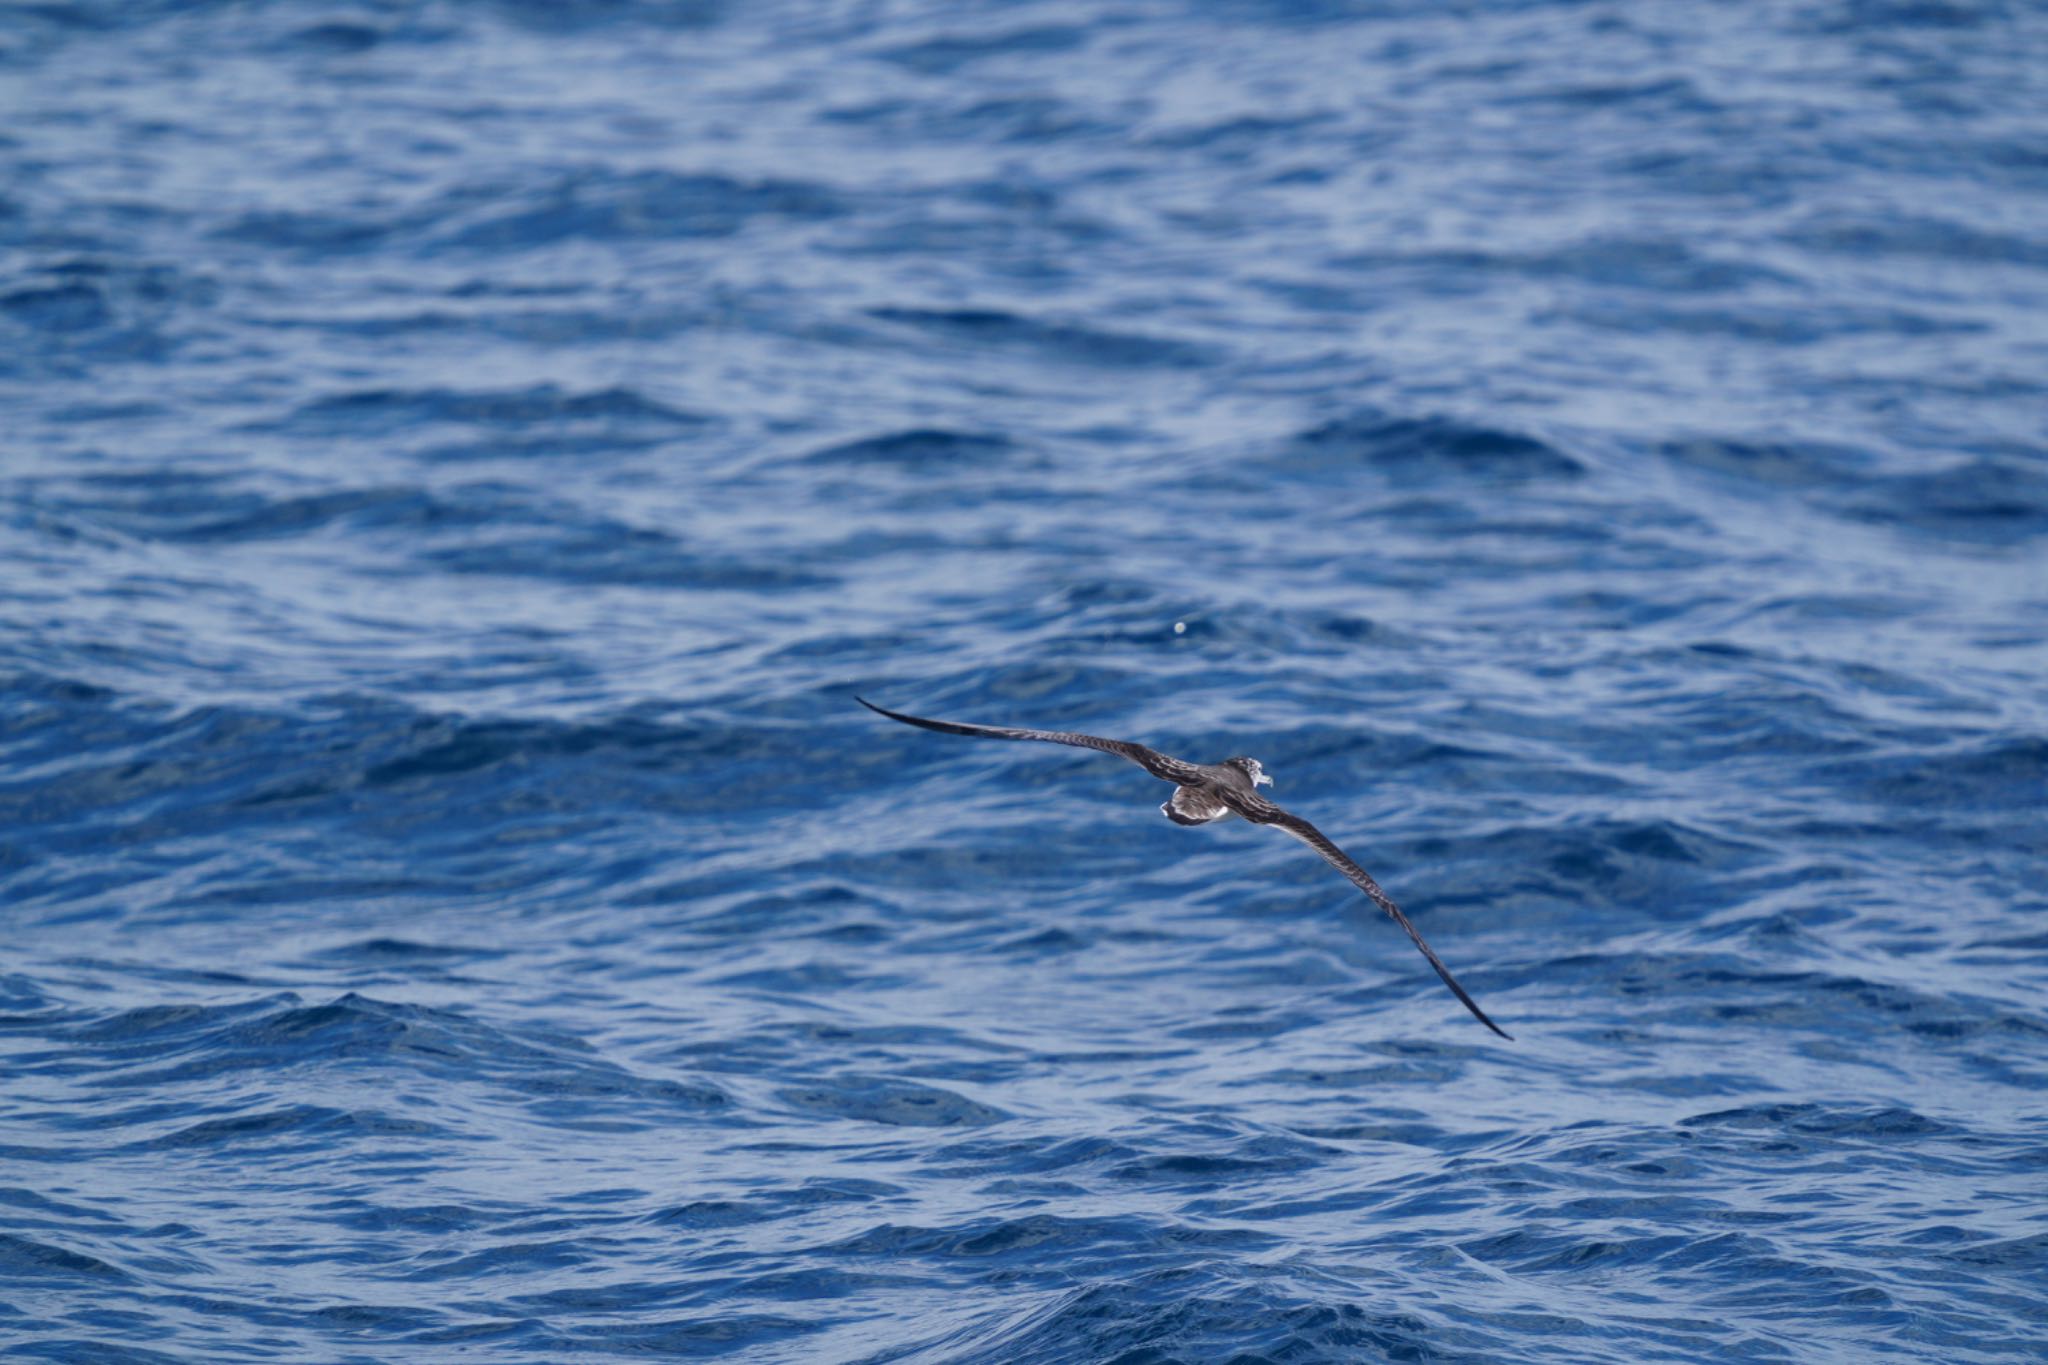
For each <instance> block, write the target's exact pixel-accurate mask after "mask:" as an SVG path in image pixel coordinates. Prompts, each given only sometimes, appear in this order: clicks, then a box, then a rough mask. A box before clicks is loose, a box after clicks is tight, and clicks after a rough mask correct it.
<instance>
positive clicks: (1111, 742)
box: [854, 697, 1202, 783]
mask: <svg viewBox="0 0 2048 1365" xmlns="http://www.w3.org/2000/svg"><path fill="white" fill-rule="evenodd" d="M854 700H855V701H857V702H859V703H860V704H861V705H862V706H865V707H867V708H868V710H870V711H873V712H874V713H875V714H876V715H878V716H887V717H888V718H889V719H890V720H900V721H902V722H903V723H904V724H905V725H918V726H922V727H923V728H925V729H927V730H937V731H938V732H939V733H941V734H946V735H973V736H976V737H978V738H981V739H1036V740H1041V741H1043V742H1044V743H1047V744H1072V745H1074V746H1076V747H1077V748H1082V749H1099V750H1101V751H1102V752H1103V753H1105V754H1115V755H1117V756H1118V757H1119V758H1128V759H1129V760H1131V762H1133V763H1135V764H1137V765H1138V766H1139V767H1141V768H1143V769H1144V770H1145V771H1146V772H1148V773H1150V774H1152V776H1154V777H1156V778H1159V779H1161V780H1162V781H1166V782H1174V783H1181V782H1191V781H1195V780H1197V779H1199V778H1200V777H1201V776H1202V770H1201V769H1200V768H1197V767H1196V766H1195V765H1194V764H1192V763H1183V762H1181V761H1180V760H1179V759H1177V758H1169V757H1167V756H1166V755H1165V754H1162V753H1160V752H1159V751H1158V750H1157V749H1148V748H1146V747H1145V746H1144V745H1142V744H1133V743H1131V742H1130V741H1129V740H1127V739H1104V738H1102V737H1101V736H1100V735H1083V734H1077V733H1076V732H1074V731H1072V730H1023V729H1017V728H1014V727H1011V726H1004V725H962V724H960V723H959V722H957V721H950V720H926V719H925V718H924V717H923V716H906V715H904V714H903V713H902V712H900V711H891V710H888V709H886V708H884V707H880V706H877V705H875V704H874V703H873V702H871V701H869V700H868V699H867V698H866V697H855V698H854Z"/></svg>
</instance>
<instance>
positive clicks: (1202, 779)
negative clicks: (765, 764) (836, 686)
mask: <svg viewBox="0 0 2048 1365" xmlns="http://www.w3.org/2000/svg"><path fill="white" fill-rule="evenodd" d="M854 700H855V701H857V702H859V703H860V704H861V705H862V706H865V707H867V708H868V710H870V711H873V712H874V713H875V714H876V715H879V716H887V717H888V718H889V719H890V720H898V721H902V722H903V723H904V724H905V725H916V726H919V727H921V728H923V729H926V730H937V731H938V732H939V733H941V734H947V735H968V736H971V737H973V738H977V739H1035V740H1040V741H1042V742H1044V743H1047V744H1072V745H1075V746H1077V747H1079V748H1082V749H1099V750H1101V751H1102V752H1103V753H1106V754H1115V755H1117V756H1118V757H1120V758H1128V759H1129V760H1131V762H1133V763H1135V764H1137V765H1138V766H1139V767H1141V768H1143V769H1144V770H1145V771H1146V772H1148V773H1150V774H1152V775H1153V776H1154V777H1157V778H1161V779H1163V780H1165V781H1167V782H1172V783H1174V784H1176V785H1179V786H1196V787H1199V788H1200V789H1201V790H1202V791H1203V792H1204V793H1206V794H1209V795H1211V796H1213V797H1214V798H1216V799H1219V800H1221V801H1222V802H1223V803H1224V804H1226V805H1228V806H1229V807H1230V808H1231V809H1232V810H1234V811H1236V812H1237V813H1238V814H1239V815H1241V816H1243V817H1244V818H1245V819H1246V820H1249V821H1250V822H1251V823H1253V824H1255V825H1271V826H1273V827H1274V828H1275V829H1279V830H1284V831H1285V832H1287V833H1288V834H1291V835H1293V836H1294V837H1295V838H1297V839H1299V840H1301V841H1302V842H1303V843H1305V844H1307V845H1308V846H1309V847H1310V848H1312V849H1314V850H1315V851H1316V852H1318V853H1320V854H1322V855H1323V860H1324V861H1325V862H1327V863H1329V864H1330V866H1332V867H1334V868H1336V869H1337V870H1338V871H1339V872H1341V873H1343V874H1344V875H1345V876H1346V877H1348V878H1350V879H1351V883H1352V885H1354V886H1356V887H1357V888H1358V889H1359V890H1360V891H1363V892H1364V893H1365V894H1366V895H1367V896H1369V897H1371V898H1372V903H1373V904H1374V905H1377V906H1378V907H1379V908H1380V909H1382V910H1384V911H1386V912H1387V913H1388V914H1389V915H1391V916H1392V917H1393V920H1394V923H1396V924H1398V925H1400V926H1401V928H1402V930H1403V931H1405V932H1406V933H1407V935H1408V937H1409V938H1410V939H1411V940H1413V941H1414V944H1415V946H1416V947H1417V948H1420V949H1421V950H1422V955H1423V956H1424V957H1425V958H1428V959H1429V965H1430V966H1432V967H1434V968H1436V974H1437V975H1438V976H1440V977H1442V978H1443V983H1444V984H1445V985H1446V986H1449V987H1450V988H1451V994H1452V995H1455V996H1457V997H1458V1000H1459V1003H1461V1004H1463V1005H1464V1006H1465V1008H1466V1009H1468V1010H1470V1011H1472V1017H1473V1018H1475V1019H1477V1020H1478V1021H1479V1022H1480V1023H1482V1024H1484V1025H1486V1026H1487V1027H1488V1028H1490V1029H1492V1030H1493V1031H1494V1032H1495V1033H1497V1034H1499V1035H1500V1036H1501V1037H1503V1038H1507V1039H1509V1040H1510V1041H1513V1035H1512V1034H1510V1033H1509V1032H1508V1031H1507V1030H1506V1029H1504V1028H1502V1027H1501V1026H1500V1025H1499V1024H1496V1023H1494V1022H1493V1020H1491V1019H1489V1018H1487V1017H1486V1011H1485V1010H1483V1009H1481V1008H1479V1003H1478V1002H1477V1001H1475V1000H1474V999H1473V998H1472V997H1471V996H1470V995H1468V994H1466V992H1465V988H1464V987H1463V986H1460V985H1459V984H1458V978H1456V977H1454V976H1452V975H1451V969H1450V968H1448V967H1446V966H1444V964H1443V959H1442V958H1440V957H1438V956H1437V955H1436V950H1435V949H1433V948H1431V947H1430V946H1429V944H1428V942H1426V941H1425V940H1424V939H1423V937H1422V935H1421V934H1420V933H1419V932H1418V931H1417V930H1416V928H1415V926H1414V925H1413V924H1411V923H1409V921H1408V917H1407V916H1406V915H1404V914H1402V913H1401V907H1400V906H1398V905H1396V904H1394V902H1393V899H1392V897H1390V896H1388V895H1387V893H1386V892H1384V891H1382V890H1381V889H1380V884H1379V883H1378V882H1376V881H1374V880H1373V879H1372V877H1371V876H1370V874H1368V873H1367V872H1366V870H1365V869H1364V868H1362V867H1360V866H1359V865H1358V864H1357V863H1355V862H1353V861H1351V855H1350V854H1348V853H1346V852H1345V851H1344V850H1343V849H1341V848H1339V847H1337V846H1336V845H1335V844H1333V843H1331V842H1330V840H1329V837H1328V836H1327V835H1325V834H1324V833H1323V832H1322V831H1321V830H1319V829H1317V828H1316V827H1315V826H1314V825H1312V824H1310V823H1309V822H1308V821H1306V820H1304V819H1302V818H1301V817H1300V816H1298V815H1295V814H1292V813H1290V812H1288V811H1284V810H1282V809H1280V807H1278V806H1276V805H1274V804H1273V803H1272V802H1271V801H1268V800H1266V798H1264V797H1263V796H1260V795H1259V794H1258V793H1257V792H1255V791H1244V790H1242V789H1241V788H1238V787H1235V786H1232V785H1230V784H1229V783H1227V782H1219V781H1217V780H1216V778H1215V777H1214V776H1213V771H1212V772H1205V771H1203V769H1201V768H1200V767H1197V766H1196V765H1195V764H1193V763H1186V762H1183V761H1181V760H1180V759H1178V758H1171V757H1168V756H1167V755H1165V754H1162V753H1160V752H1159V751H1158V750H1157V749H1148V748H1146V747H1145V746H1144V745H1142V744H1133V743H1132V742H1131V741H1129V740H1127V739H1103V738H1102V737H1101V736H1099V735H1083V734H1077V733H1075V732H1074V731H1071V730H1025V729H1019V728H1015V727H1011V726H1002V725H963V724H961V723H959V722H958V721H950V720H926V719H925V718H924V717H922V716H906V715H904V714H903V713H902V712H900V711H890V710H887V709H886V708H883V707H880V706H877V705H875V704H874V703H873V702H871V701H869V700H868V699H867V698H866V697H855V698H854ZM1178 799H1179V795H1178V793H1176V795H1175V797H1174V798H1173V800H1178ZM1168 804H1169V805H1171V804H1172V801H1169V802H1168ZM1171 814H1172V812H1171V811H1169V812H1168V815H1169V816H1171ZM1175 823H1177V824H1179V823H1187V822H1185V821H1179V820H1176V821H1175ZM1197 823H1200V822H1197Z"/></svg>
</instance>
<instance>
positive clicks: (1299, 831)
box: [1216, 787, 1514, 1042]
mask: <svg viewBox="0 0 2048 1365" xmlns="http://www.w3.org/2000/svg"><path fill="white" fill-rule="evenodd" d="M1216 794H1217V795H1218V796H1221V797H1222V798H1223V800H1224V801H1225V802H1227V803H1228V804H1229V806H1230V808H1231V809H1232V810H1234V811H1236V812H1237V813H1238V814H1239V815H1242V816H1243V817H1244V818H1245V819H1247V820H1249V821H1251V822H1252V823H1253V824H1255V825H1271V826H1272V827H1273V828H1275V829H1277V830H1283V831H1285V832H1286V833H1288V834H1292V835H1293V836H1294V837H1295V838H1297V839H1299V840H1301V841H1302V842H1303V843H1304V844H1307V845H1308V846H1309V847H1310V848H1312V849H1314V850H1315V851H1316V852H1318V853H1320V854H1322V855H1323V861H1324V862H1326V863H1328V864H1329V865H1330V866H1331V867H1334V868H1336V869H1337V870H1338V871H1339V872H1342V873H1343V874H1344V875H1345V876H1346V877H1349V878H1350V879H1351V883H1352V885H1354V886H1356V887H1357V888H1358V889H1359V890H1360V891H1363V892H1364V893H1365V894H1366V895H1368V896H1370V897H1371V898H1372V903H1373V904H1374V905H1377V906H1378V907H1379V908H1380V909H1382V910H1384V911H1386V912H1387V913H1388V914H1389V915H1391V916H1393V918H1394V923H1396V924H1398V925H1400V926H1401V928H1402V929H1404V930H1406V931H1407V934H1408V937H1409V938H1411V939H1414V940H1415V946H1416V947H1418V948H1420V949H1421V950H1422V955H1423V956H1424V957H1426V958H1428V959H1429V965H1430V966H1432V967H1434V968H1436V974H1437V975H1438V976H1440V977H1442V978H1443V979H1444V984H1445V985H1446V986H1449V987H1450V988H1451V994H1452V995H1455V996H1457V997H1458V999H1459V1000H1460V1001H1461V1002H1463V1004H1464V1006H1465V1008H1466V1009H1468V1010H1471V1011H1472V1017H1473V1018H1475V1019H1477V1020H1478V1021H1479V1022H1480V1023H1482V1024H1484V1025H1486V1026H1487V1027H1488V1028H1490V1029H1492V1030H1493V1031H1494V1032H1495V1033H1498V1034H1499V1035H1500V1036H1501V1037H1503V1038H1506V1039H1508V1041H1510V1042H1513V1041H1514V1038H1513V1035H1512V1034H1510V1033H1509V1032H1508V1031H1507V1030H1506V1029H1504V1028H1502V1027H1501V1026H1500V1025H1499V1024H1496V1023H1494V1022H1493V1020H1491V1019H1489V1018H1487V1017H1486V1011H1485V1010H1483V1009H1481V1008H1479V1005H1478V1003H1477V1002H1476V1001H1474V1000H1473V999H1472V997H1471V996H1469V995H1467V994H1466V993H1465V988H1464V987H1463V986H1460V985H1459V984H1458V978H1457V977H1455V976H1452V975H1451V969H1450V968H1448V967H1446V966H1444V963H1443V959H1442V958H1440V957H1438V956H1437V955H1436V951H1435V949H1433V948H1431V947H1430V946H1429V944H1428V943H1427V942H1425V941H1424V939H1423V937H1422V935H1421V934H1420V933H1418V932H1417V931H1416V928H1415V926H1414V925H1413V924H1411V923H1409V922H1408V917H1407V916H1406V915H1404V914H1402V913H1401V907H1400V906H1398V905H1396V904H1394V901H1393V898H1392V897H1391V896H1389V895H1388V894H1387V893H1386V892H1384V891H1382V890H1381V889H1380V884H1379V883H1378V882H1376V881H1374V880H1373V879H1372V876H1371V874H1370V873H1368V872H1367V871H1366V870H1365V869H1364V868H1362V867H1360V866H1359V865H1358V864H1357V863H1354V862H1352V861H1351V855H1350V854H1348V853H1346V852H1345V851H1344V850H1343V849H1341V848H1339V847H1337V846H1336V845H1335V844H1333V843H1331V842H1330V839H1329V836H1328V835H1326V834H1324V833H1323V832H1322V831H1321V830H1319V829H1317V828H1316V827H1315V826H1314V825H1311V824H1310V823H1309V822H1308V821H1306V820H1304V819H1302V818H1301V817H1300V816H1299V815H1296V814H1294V813H1293V812H1291V811H1285V810H1282V809H1280V807H1278V806H1276V805H1274V804H1273V803H1272V802H1271V801H1268V800H1266V799H1265V798H1264V797H1263V796H1258V795H1256V794H1253V793H1247V792H1239V791H1233V790H1229V789H1227V788H1222V787H1219V788H1217V792H1216Z"/></svg>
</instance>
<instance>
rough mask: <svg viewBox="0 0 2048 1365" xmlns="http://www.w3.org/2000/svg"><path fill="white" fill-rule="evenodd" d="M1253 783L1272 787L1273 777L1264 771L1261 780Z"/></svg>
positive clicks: (1260, 775) (1255, 785)
mask: <svg viewBox="0 0 2048 1365" xmlns="http://www.w3.org/2000/svg"><path fill="white" fill-rule="evenodd" d="M1252 785H1253V786H1254V787H1270V786H1272V785H1273V779H1272V778H1270V777H1268V776H1266V775H1265V774H1264V773H1260V774H1259V780H1258V781H1256V782H1254V783H1252Z"/></svg>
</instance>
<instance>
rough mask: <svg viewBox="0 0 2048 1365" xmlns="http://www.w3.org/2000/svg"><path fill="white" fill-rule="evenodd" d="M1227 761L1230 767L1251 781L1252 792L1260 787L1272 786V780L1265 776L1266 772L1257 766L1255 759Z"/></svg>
mask: <svg viewBox="0 0 2048 1365" xmlns="http://www.w3.org/2000/svg"><path fill="white" fill-rule="evenodd" d="M1228 761H1229V763H1230V766H1231V767H1233V768H1236V769H1237V770H1238V771H1240V772H1242V773H1243V774H1244V775H1245V776H1246V777H1249V778H1250V779H1251V780H1252V789H1253V790H1254V791H1256V790H1258V789H1259V788H1260V787H1270V786H1272V785H1273V779H1272V778H1270V777H1268V776H1266V770H1265V769H1264V768H1262V767H1260V766H1259V760H1257V759H1256V758H1233V759H1230V760H1228Z"/></svg>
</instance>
